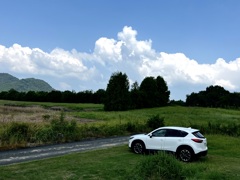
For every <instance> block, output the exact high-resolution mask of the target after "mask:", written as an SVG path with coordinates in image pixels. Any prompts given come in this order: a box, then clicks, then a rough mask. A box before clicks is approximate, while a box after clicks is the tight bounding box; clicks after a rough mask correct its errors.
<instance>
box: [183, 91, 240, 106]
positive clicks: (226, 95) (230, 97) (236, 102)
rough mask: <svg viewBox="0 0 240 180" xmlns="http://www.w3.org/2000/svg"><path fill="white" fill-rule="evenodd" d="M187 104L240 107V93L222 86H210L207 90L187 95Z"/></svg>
mask: <svg viewBox="0 0 240 180" xmlns="http://www.w3.org/2000/svg"><path fill="white" fill-rule="evenodd" d="M186 105H187V106H201V107H224V108H229V107H231V108H238V107H240V93H230V92H229V91H227V90H225V89H224V88H223V87H221V86H209V87H207V88H206V90H205V91H200V92H199V93H192V94H190V95H187V99H186Z"/></svg>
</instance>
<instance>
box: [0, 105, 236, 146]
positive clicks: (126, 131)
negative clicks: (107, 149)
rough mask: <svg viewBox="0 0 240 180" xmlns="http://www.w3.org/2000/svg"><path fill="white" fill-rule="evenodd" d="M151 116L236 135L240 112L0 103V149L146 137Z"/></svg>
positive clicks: (175, 107)
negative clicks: (93, 139)
mask: <svg viewBox="0 0 240 180" xmlns="http://www.w3.org/2000/svg"><path fill="white" fill-rule="evenodd" d="M156 115H159V117H161V118H163V119H164V124H165V125H166V126H171V125H173V126H186V127H192V128H198V129H200V130H201V131H202V132H203V133H208V134H216V133H218V134H227V135H231V136H239V135H240V111H239V110H231V109H220V108H218V109H217V108H201V107H181V106H168V107H161V108H150V109H140V110H129V111H118V112H116V111H112V112H105V111H103V105H101V104H68V103H39V102H15V101H3V100H0V149H12V148H17V147H26V146H29V145H38V144H49V143H56V142H69V141H78V140H82V139H86V138H95V137H108V136H116V135H130V134H135V133H142V132H147V131H150V130H152V129H151V128H149V127H147V125H146V124H147V121H148V120H149V118H151V117H153V116H156Z"/></svg>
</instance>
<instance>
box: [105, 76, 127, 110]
mask: <svg viewBox="0 0 240 180" xmlns="http://www.w3.org/2000/svg"><path fill="white" fill-rule="evenodd" d="M128 90H129V81H128V77H127V75H126V74H123V73H121V72H117V73H113V74H112V76H111V77H110V80H109V82H108V85H107V90H106V96H105V101H104V110H106V111H123V110H127V109H129V106H130V99H129V92H128Z"/></svg>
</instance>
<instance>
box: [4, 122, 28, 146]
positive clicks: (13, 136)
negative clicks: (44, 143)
mask: <svg viewBox="0 0 240 180" xmlns="http://www.w3.org/2000/svg"><path fill="white" fill-rule="evenodd" d="M29 130H30V126H29V124H27V123H19V122H12V123H10V124H9V126H7V127H6V129H5V130H4V131H3V132H2V135H1V142H2V143H3V144H8V145H16V144H22V143H26V142H27V141H28V140H30V133H29Z"/></svg>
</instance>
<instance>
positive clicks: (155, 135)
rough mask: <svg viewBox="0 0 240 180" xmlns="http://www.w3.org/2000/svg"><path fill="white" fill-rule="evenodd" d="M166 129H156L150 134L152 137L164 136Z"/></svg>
mask: <svg viewBox="0 0 240 180" xmlns="http://www.w3.org/2000/svg"><path fill="white" fill-rule="evenodd" d="M166 131H167V130H166V129H159V130H156V131H154V132H153V133H152V136H153V137H165V135H166Z"/></svg>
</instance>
